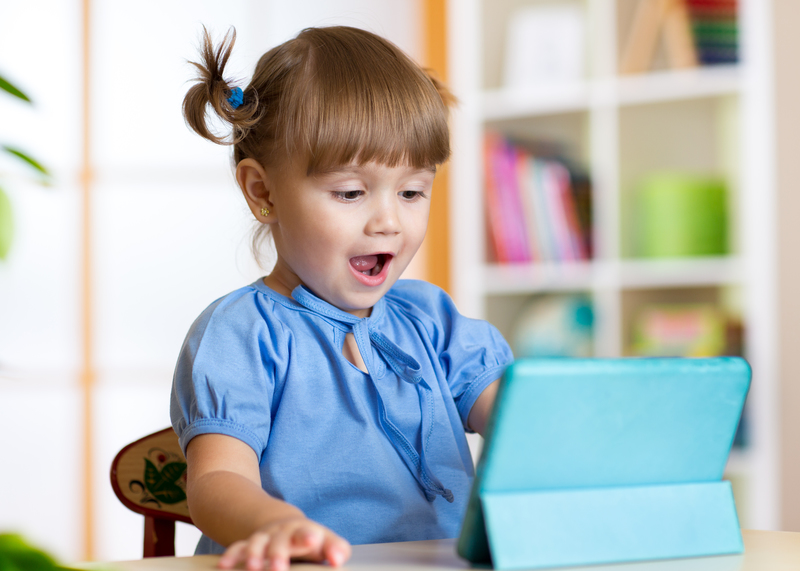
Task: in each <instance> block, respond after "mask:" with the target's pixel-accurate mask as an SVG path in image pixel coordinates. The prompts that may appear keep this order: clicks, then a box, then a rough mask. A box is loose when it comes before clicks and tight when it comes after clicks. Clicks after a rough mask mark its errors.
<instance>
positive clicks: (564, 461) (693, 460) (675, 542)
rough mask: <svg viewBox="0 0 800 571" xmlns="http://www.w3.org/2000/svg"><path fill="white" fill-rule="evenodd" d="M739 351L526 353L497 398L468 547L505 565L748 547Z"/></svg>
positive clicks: (483, 559)
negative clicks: (734, 462) (704, 355)
mask: <svg viewBox="0 0 800 571" xmlns="http://www.w3.org/2000/svg"><path fill="white" fill-rule="evenodd" d="M749 386H750V367H749V365H748V364H747V362H746V361H745V360H744V359H741V358H738V357H717V358H709V359H669V358H667V359H528V360H518V361H516V362H515V363H514V364H512V365H511V366H510V367H509V368H508V369H507V371H506V373H505V375H504V376H503V380H502V381H501V383H500V389H499V391H498V394H497V398H496V400H495V406H494V410H493V412H492V415H491V418H490V421H489V426H488V428H487V434H486V439H485V443H484V448H483V452H482V454H481V458H480V461H479V463H478V468H477V473H476V477H475V482H474V484H473V488H472V494H471V497H470V501H469V505H468V508H467V514H466V517H465V519H464V524H463V526H462V529H461V535H460V538H459V542H458V552H459V554H460V555H461V556H462V557H464V558H466V559H468V560H469V561H472V562H474V563H491V564H492V566H493V567H494V568H496V569H518V568H531V569H534V568H541V567H559V566H569V565H591V564H599V563H615V562H626V561H637V560H646V559H661V558H676V557H695V556H705V555H722V554H731V553H741V552H742V551H743V550H744V547H743V544H742V538H741V533H740V530H739V521H738V517H737V514H736V507H735V504H734V501H733V494H732V492H731V487H730V484H729V483H728V482H726V481H722V473H723V470H724V469H725V464H726V461H727V458H728V454H729V452H730V448H731V445H732V444H733V438H734V436H735V433H736V427H737V425H738V423H739V418H740V416H741V412H742V407H743V406H744V401H745V397H746V396H747V391H748V388H749Z"/></svg>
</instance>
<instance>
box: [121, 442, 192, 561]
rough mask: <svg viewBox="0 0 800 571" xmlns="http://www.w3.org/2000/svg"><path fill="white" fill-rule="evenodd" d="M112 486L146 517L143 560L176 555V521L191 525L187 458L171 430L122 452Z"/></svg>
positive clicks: (126, 503) (124, 501) (137, 443)
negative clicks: (188, 502)
mask: <svg viewBox="0 0 800 571" xmlns="http://www.w3.org/2000/svg"><path fill="white" fill-rule="evenodd" d="M111 487H112V488H114V493H115V494H116V495H117V497H118V498H119V500H120V501H121V502H122V503H123V504H124V505H125V506H126V507H127V508H129V509H131V510H133V511H135V512H136V513H138V514H142V515H143V516H144V557H166V556H173V555H175V522H176V521H183V522H186V523H192V518H191V517H190V516H189V508H188V506H187V504H186V458H185V457H184V456H183V452H182V451H181V447H180V445H179V444H178V437H177V436H176V434H175V432H174V431H173V430H172V428H166V429H164V430H160V431H158V432H154V433H153V434H149V435H147V436H145V437H144V438H140V439H139V440H137V441H136V442H132V443H131V444H128V445H127V446H126V447H125V448H123V449H122V450H120V451H119V453H118V454H117V455H116V457H115V458H114V461H113V462H112V463H111Z"/></svg>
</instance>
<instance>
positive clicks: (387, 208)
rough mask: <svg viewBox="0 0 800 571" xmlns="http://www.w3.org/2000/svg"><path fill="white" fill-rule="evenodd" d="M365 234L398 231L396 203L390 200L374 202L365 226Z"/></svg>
mask: <svg viewBox="0 0 800 571" xmlns="http://www.w3.org/2000/svg"><path fill="white" fill-rule="evenodd" d="M366 231H367V234H397V233H399V232H400V217H399V215H398V212H397V205H396V204H394V202H393V201H391V200H380V201H378V202H376V204H375V208H374V210H373V212H372V215H371V216H370V219H369V222H368V223H367V228H366Z"/></svg>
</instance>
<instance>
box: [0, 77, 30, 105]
mask: <svg viewBox="0 0 800 571" xmlns="http://www.w3.org/2000/svg"><path fill="white" fill-rule="evenodd" d="M0 89H2V90H3V91H7V92H8V93H10V94H11V95H13V96H14V97H19V98H20V99H22V100H23V101H27V102H28V103H31V99H30V97H28V96H27V95H25V94H24V93H22V91H20V90H19V89H17V88H16V87H14V86H13V85H11V83H10V82H9V81H8V80H7V79H6V78H4V77H3V76H2V75H0Z"/></svg>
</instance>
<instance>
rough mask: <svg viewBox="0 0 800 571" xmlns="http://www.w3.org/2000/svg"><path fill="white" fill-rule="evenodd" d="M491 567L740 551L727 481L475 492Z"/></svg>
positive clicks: (731, 494)
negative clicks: (479, 506) (481, 512)
mask: <svg viewBox="0 0 800 571" xmlns="http://www.w3.org/2000/svg"><path fill="white" fill-rule="evenodd" d="M481 501H482V504H483V513H484V518H485V526H486V535H487V536H488V540H489V548H490V550H491V556H492V564H493V566H494V568H495V569H519V568H529V569H530V568H540V567H558V566H567V565H592V564H599V563H617V562H626V561H639V560H646V559H662V558H676V557H698V556H704V555H723V554H733V553H742V552H743V551H744V545H743V543H742V536H741V532H740V530H739V520H738V517H737V515H736V506H735V504H734V501H733V493H732V490H731V486H730V482H727V481H717V482H705V483H696V484H691V483H690V484H671V485H657V486H634V487H619V488H579V489H568V490H563V489H562V490H539V491H526V492H484V493H481Z"/></svg>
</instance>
